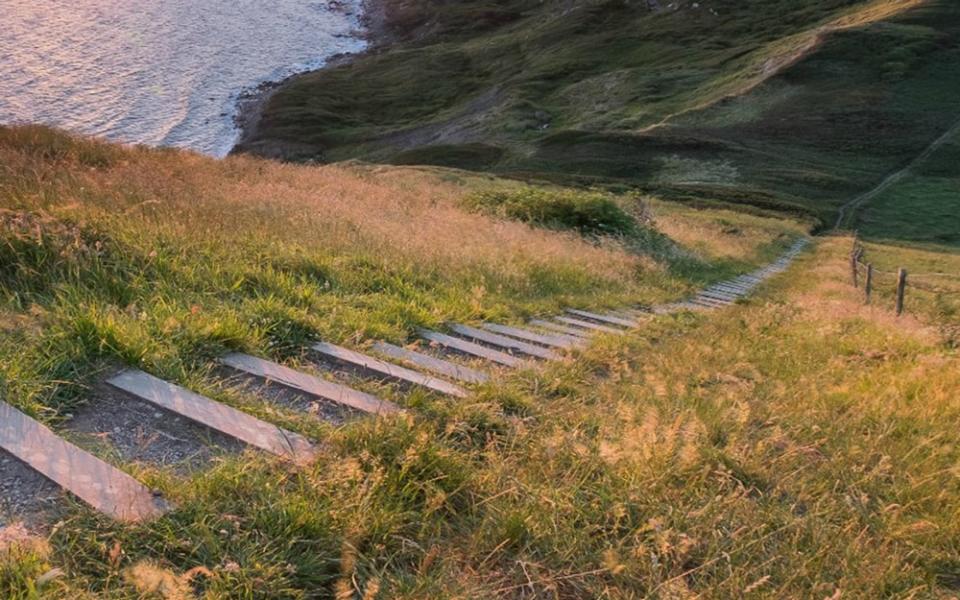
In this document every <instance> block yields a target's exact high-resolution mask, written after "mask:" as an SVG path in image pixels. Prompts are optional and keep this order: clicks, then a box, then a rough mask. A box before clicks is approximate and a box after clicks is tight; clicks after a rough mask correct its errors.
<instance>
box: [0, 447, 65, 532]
mask: <svg viewBox="0 0 960 600" xmlns="http://www.w3.org/2000/svg"><path fill="white" fill-rule="evenodd" d="M63 499H64V495H63V492H62V491H61V489H60V487H59V486H58V485H56V484H55V483H53V482H52V481H50V480H49V479H47V478H46V477H44V476H43V475H40V474H39V473H37V472H36V471H34V470H33V469H31V468H30V467H28V466H27V465H26V464H25V463H23V462H21V461H20V460H19V459H17V458H15V457H14V456H13V455H11V454H8V453H7V452H5V451H4V450H0V529H2V528H3V527H6V526H8V525H10V524H12V523H17V522H24V523H26V524H27V525H28V526H29V525H32V524H34V523H36V522H38V521H41V520H43V515H44V514H46V513H48V512H49V511H51V510H53V509H55V508H57V507H58V506H60V504H61V503H62V501H63Z"/></svg>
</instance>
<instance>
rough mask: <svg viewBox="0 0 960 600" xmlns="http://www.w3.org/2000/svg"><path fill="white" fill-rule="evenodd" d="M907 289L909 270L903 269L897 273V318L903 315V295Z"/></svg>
mask: <svg viewBox="0 0 960 600" xmlns="http://www.w3.org/2000/svg"><path fill="white" fill-rule="evenodd" d="M906 289H907V270H906V269H904V268H903V267H900V269H899V270H898V271H897V316H898V317H899V316H900V315H902V314H903V295H904V292H905V291H906Z"/></svg>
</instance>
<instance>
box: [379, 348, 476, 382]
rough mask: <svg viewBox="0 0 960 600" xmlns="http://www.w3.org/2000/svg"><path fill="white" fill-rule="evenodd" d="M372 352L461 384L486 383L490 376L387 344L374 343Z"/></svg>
mask: <svg viewBox="0 0 960 600" xmlns="http://www.w3.org/2000/svg"><path fill="white" fill-rule="evenodd" d="M373 350H374V352H377V353H379V354H383V355H384V356H389V357H390V358H394V359H397V360H402V361H404V362H408V363H410V364H413V365H416V366H417V367H419V368H421V369H424V370H425V371H430V372H431V373H436V374H438V375H444V376H446V377H449V378H451V379H456V380H457V381H461V382H463V383H486V382H487V381H490V376H489V375H487V374H486V373H484V372H482V371H477V370H475V369H471V368H469V367H465V366H463V365H458V364H457V363H454V362H450V361H447V360H443V359H440V358H436V357H434V356H430V355H429V354H423V353H420V352H414V351H413V350H408V349H407V348H401V347H400V346H394V345H393V344H388V343H387V342H375V343H374V344H373Z"/></svg>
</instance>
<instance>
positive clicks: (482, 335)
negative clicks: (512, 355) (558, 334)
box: [449, 323, 560, 360]
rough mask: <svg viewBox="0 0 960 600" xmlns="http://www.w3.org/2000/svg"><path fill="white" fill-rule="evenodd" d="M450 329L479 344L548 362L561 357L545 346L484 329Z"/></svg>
mask: <svg viewBox="0 0 960 600" xmlns="http://www.w3.org/2000/svg"><path fill="white" fill-rule="evenodd" d="M449 327H450V329H451V331H453V332H454V333H456V334H457V335H460V336H462V337H465V338H469V339H473V340H476V341H478V342H483V343H484V344H488V345H490V346H497V347H499V348H503V349H505V350H508V351H510V352H520V353H521V354H526V355H527V356H535V357H537V358H543V359H546V360H556V359H558V358H560V355H558V354H557V353H556V352H554V351H553V350H548V349H547V348H544V347H543V346H536V345H534V344H528V343H527V342H521V341H519V340H515V339H513V338H509V337H506V336H503V335H498V334H496V333H490V332H488V331H483V330H482V329H477V328H476V327H469V326H467V325H461V324H459V323H451V324H450V325H449Z"/></svg>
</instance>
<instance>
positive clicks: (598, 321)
mask: <svg viewBox="0 0 960 600" xmlns="http://www.w3.org/2000/svg"><path fill="white" fill-rule="evenodd" d="M808 243H809V242H808V240H807V239H806V238H801V239H799V240H798V241H797V242H796V243H794V244H793V246H791V247H790V249H789V250H788V251H787V252H786V253H784V254H783V255H782V256H781V257H780V258H779V259H777V260H776V261H775V262H773V263H771V264H769V265H767V266H766V267H763V268H761V269H758V270H756V271H754V272H751V273H747V274H744V275H741V276H739V277H735V278H733V279H730V280H727V281H722V282H719V283H716V284H713V285H711V286H709V287H707V288H706V289H704V290H702V291H701V292H699V293H697V294H696V295H694V296H692V297H690V298H688V299H686V300H683V301H679V302H675V303H671V304H666V305H662V306H654V307H642V306H633V307H624V308H621V309H619V310H612V311H605V312H598V311H590V310H583V309H578V308H568V309H566V310H565V311H564V313H563V314H561V315H555V316H553V317H552V318H549V319H534V320H531V321H530V322H529V323H528V324H527V325H526V326H524V327H520V326H515V325H509V324H501V323H479V324H475V325H466V324H458V323H450V324H448V326H447V327H446V329H447V331H448V332H447V333H444V332H439V331H430V330H421V331H419V333H418V335H419V338H420V339H419V340H418V341H416V342H414V343H413V344H411V345H410V346H408V347H405V348H402V347H399V346H394V345H391V344H388V343H386V342H382V341H374V342H372V343H371V344H368V351H370V352H372V353H373V354H375V355H376V356H370V355H367V354H364V353H361V352H358V351H354V350H350V349H347V348H342V347H340V346H335V345H333V344H329V343H325V342H318V343H316V344H314V345H313V346H311V347H310V348H309V352H310V354H311V356H313V357H315V359H316V360H315V361H313V362H312V363H311V364H309V365H306V366H305V367H299V368H291V367H287V366H284V365H281V364H278V363H275V362H272V361H270V360H267V359H264V358H260V357H255V356H248V355H244V354H231V355H228V356H225V357H222V358H220V359H219V361H218V362H219V365H220V368H221V369H222V370H223V371H224V372H225V375H224V377H223V378H222V379H221V381H220V382H219V384H220V385H222V386H227V387H236V386H238V385H239V382H245V383H247V384H249V383H250V382H251V381H252V382H255V385H256V386H258V387H255V388H254V393H253V396H254V397H256V398H258V400H259V401H260V402H262V403H263V407H262V414H276V410H275V409H273V408H272V405H273V404H274V403H280V404H284V405H285V407H286V408H289V409H292V410H294V411H300V414H303V413H304V412H306V413H308V414H309V415H310V416H314V417H316V416H324V415H328V414H334V413H335V414H337V415H340V416H344V415H351V416H354V417H355V416H358V415H367V416H370V415H372V416H373V417H374V418H379V417H381V416H383V417H387V416H389V415H391V414H397V413H405V412H407V409H405V408H404V407H403V406H400V405H397V404H395V403H394V402H391V401H389V400H386V399H382V398H380V397H378V396H377V395H376V394H374V393H371V392H369V391H360V390H358V389H354V387H353V386H354V385H360V386H362V387H364V388H366V389H371V385H377V384H382V383H384V382H390V383H392V384H394V385H398V386H401V388H402V389H419V390H421V391H424V392H427V393H434V394H439V395H441V396H445V397H447V398H450V399H453V400H454V401H456V400H458V399H462V398H465V397H468V396H469V395H470V394H471V391H470V387H471V386H475V385H478V384H479V385H482V384H483V383H484V382H487V381H489V380H491V379H494V378H496V377H497V375H498V373H500V372H502V371H503V370H504V369H518V368H535V367H536V366H537V364H538V363H540V362H541V361H551V360H557V359H560V358H562V357H563V356H565V355H568V354H569V353H571V352H576V351H577V350H578V349H579V348H582V347H583V346H584V345H586V344H587V343H588V342H589V338H590V337H591V336H594V335H597V334H612V335H623V334H626V333H629V332H631V331H633V330H636V329H638V328H639V327H640V326H641V325H642V323H643V322H644V321H645V320H647V319H649V318H651V317H652V316H653V315H655V314H669V313H675V312H681V311H685V310H695V311H703V310H714V309H719V308H723V307H726V306H729V305H731V304H733V303H734V302H736V301H738V300H740V299H742V298H744V297H746V296H748V295H749V294H750V293H752V292H753V291H754V290H755V289H756V287H757V286H759V285H760V284H761V283H762V282H764V281H765V280H766V279H767V278H769V277H771V276H773V275H775V274H777V273H780V272H782V271H783V270H785V269H786V268H787V267H788V266H789V265H790V263H791V262H792V261H793V259H794V258H795V257H796V256H797V255H798V254H799V253H800V252H801V251H802V250H803V249H804V248H805V247H806V245H807V244H808ZM106 386H107V388H106V389H104V390H103V391H102V392H99V393H98V394H99V395H104V396H106V395H115V396H116V399H115V402H116V403H115V404H110V403H109V402H105V400H104V399H103V398H100V399H97V398H95V399H94V401H93V402H92V403H91V404H90V405H89V406H88V407H87V409H88V410H89V411H91V412H93V413H97V414H96V415H95V416H97V418H98V419H100V420H97V421H96V422H97V423H98V424H99V429H97V431H102V430H103V429H104V427H105V426H104V425H103V423H105V422H108V421H109V417H110V415H104V414H103V413H109V412H111V411H113V410H115V409H117V407H119V408H120V409H123V410H132V411H133V413H134V414H135V415H138V416H135V417H134V420H133V421H127V422H126V424H125V425H124V426H123V427H130V426H135V427H136V428H137V430H138V431H141V430H143V431H142V432H141V433H143V435H137V436H134V437H135V438H136V440H137V441H136V444H140V445H142V444H148V443H150V442H149V440H152V439H156V438H158V436H162V437H163V438H164V440H165V441H164V443H166V444H173V445H177V444H184V445H187V446H189V445H190V444H191V443H196V441H195V440H194V441H191V439H192V438H202V440H203V442H202V443H204V444H207V445H210V444H211V443H212V445H214V446H218V445H219V446H220V447H221V449H224V448H229V449H238V448H242V447H244V446H247V447H251V448H255V449H258V450H260V451H264V452H267V453H270V454H274V455H276V456H278V457H280V458H281V459H283V460H286V461H288V462H290V463H292V464H294V465H300V464H309V463H310V462H312V461H313V460H315V459H316V458H317V456H318V454H319V453H320V452H322V449H321V446H319V445H318V444H316V443H315V442H314V441H313V440H310V439H308V438H306V437H304V436H302V435H300V434H297V433H294V432H292V431H288V430H286V429H283V428H281V427H278V426H277V425H274V424H273V423H270V422H268V421H266V420H264V419H261V418H258V417H255V416H253V415H252V414H248V412H246V410H242V409H241V408H240V407H232V406H228V405H226V404H224V403H222V402H217V401H215V400H212V399H210V398H207V397H205V396H202V395H200V394H198V393H196V392H194V391H191V390H189V389H186V388H184V387H181V386H178V385H175V384H173V383H169V382H165V381H163V380H161V379H158V378H156V377H154V376H152V375H150V374H148V373H144V372H142V371H138V370H127V371H124V372H122V373H119V374H117V375H115V376H114V377H112V378H110V379H108V380H107V382H106ZM108 390H109V391H108ZM318 403H321V404H323V405H324V406H325V407H326V408H325V409H324V410H323V411H320V410H319V409H317V408H316V407H317V405H318ZM401 404H402V399H401ZM311 406H312V407H314V408H313V409H311V408H310V407H311ZM243 408H247V407H243ZM98 411H99V413H98ZM0 416H2V419H0V425H2V426H0V452H2V453H7V454H10V455H12V456H13V457H14V458H16V459H17V460H19V461H20V462H22V463H24V464H25V465H26V466H28V467H29V468H30V469H33V470H34V471H36V472H38V473H40V474H41V475H43V476H44V477H46V478H47V479H49V480H51V481H52V482H54V483H55V484H57V485H58V486H60V487H61V488H62V489H63V490H66V491H67V492H70V493H71V494H72V495H73V496H74V497H76V498H79V499H80V500H82V501H84V502H86V503H87V504H89V505H90V506H92V507H93V508H94V509H96V510H98V511H100V512H102V513H103V514H105V515H107V516H109V517H112V518H115V519H119V520H123V521H144V520H150V519H155V518H158V517H160V516H162V515H163V514H165V513H166V512H168V511H170V510H175V507H174V506H173V505H172V504H171V503H168V502H167V501H165V500H164V499H163V497H162V494H161V493H160V492H158V491H154V490H150V489H149V488H148V487H146V486H144V485H143V484H141V483H140V482H138V481H137V480H136V479H134V478H133V477H131V476H130V475H128V474H127V473H125V472H124V471H123V470H121V469H120V468H118V467H117V466H114V465H112V464H110V460H112V461H114V462H116V461H118V460H120V459H118V458H117V457H118V456H120V457H121V458H122V457H124V456H128V457H129V456H136V457H144V456H146V457H153V458H156V456H155V455H156V453H153V454H151V453H150V452H149V451H144V450H143V448H140V447H131V444H129V443H128V444H126V446H124V444H125V443H126V442H124V440H125V439H126V438H124V437H123V436H121V435H120V433H124V432H122V431H121V429H123V427H113V428H112V433H111V432H108V433H107V434H97V435H99V436H100V437H101V438H105V439H109V440H110V442H111V443H112V445H114V446H117V448H116V450H117V451H116V452H113V451H108V452H104V451H103V448H102V446H99V447H98V448H95V449H82V448H81V447H79V446H77V445H75V444H74V443H72V442H71V441H68V440H67V439H66V438H65V437H63V436H62V435H61V434H60V433H58V432H56V431H54V430H53V429H51V428H48V427H46V426H44V425H42V424H40V423H39V422H37V421H35V420H34V419H32V418H31V417H29V416H28V415H26V414H24V413H22V412H20V411H18V410H16V409H14V408H13V407H12V406H10V405H8V404H5V403H3V402H0ZM168 420H173V421H174V422H176V423H181V422H182V423H183V424H184V425H183V426H179V425H178V426H176V427H175V428H174V429H173V430H172V431H173V433H170V432H167V433H164V432H163V431H161V430H160V429H159V427H160V424H161V423H163V422H166V421H168ZM144 421H146V422H144ZM131 424H132V425H131ZM187 424H189V425H190V427H187V426H186V425H187ZM67 429H68V430H69V426H68V427H67ZM154 430H155V433H154V435H152V436H151V435H148V433H150V432H151V431H154ZM65 433H66V432H65ZM75 434H76V432H74V435H68V436H67V437H75ZM114 434H116V435H114ZM143 440H148V441H147V442H144V441H143ZM210 440H213V441H212V442H211V441H210ZM217 440H219V441H217ZM108 445H109V444H108ZM120 446H123V447H120ZM190 452H191V451H180V452H177V453H176V456H191V454H190ZM100 453H103V454H104V455H105V457H110V458H99V457H98V456H96V454H100ZM200 454H201V453H200V452H199V451H197V452H194V453H193V455H192V456H193V457H194V458H196V457H197V456H199V455H200ZM163 458H165V457H163V456H161V459H163ZM138 460H139V459H138ZM160 463H161V465H162V466H170V465H169V464H164V462H163V460H160ZM0 493H2V492H0Z"/></svg>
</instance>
